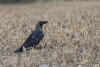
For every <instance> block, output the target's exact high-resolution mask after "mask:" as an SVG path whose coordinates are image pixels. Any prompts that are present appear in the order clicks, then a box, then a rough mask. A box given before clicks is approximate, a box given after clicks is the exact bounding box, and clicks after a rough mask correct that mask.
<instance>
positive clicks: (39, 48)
mask: <svg viewBox="0 0 100 67" xmlns="http://www.w3.org/2000/svg"><path fill="white" fill-rule="evenodd" d="M33 47H34V49H38V50H41V47H36V45H34V46H33Z"/></svg>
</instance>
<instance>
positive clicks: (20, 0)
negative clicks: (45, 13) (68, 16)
mask: <svg viewBox="0 0 100 67" xmlns="http://www.w3.org/2000/svg"><path fill="white" fill-rule="evenodd" d="M54 1H55V2H57V1H99V0H0V3H4V4H5V3H6V4H8V3H35V2H54Z"/></svg>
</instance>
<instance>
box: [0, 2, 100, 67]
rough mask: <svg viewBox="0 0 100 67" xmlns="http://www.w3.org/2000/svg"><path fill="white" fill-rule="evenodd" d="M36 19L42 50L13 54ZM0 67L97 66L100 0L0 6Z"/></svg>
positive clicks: (31, 28) (99, 34) (99, 56)
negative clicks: (39, 24)
mask: <svg viewBox="0 0 100 67" xmlns="http://www.w3.org/2000/svg"><path fill="white" fill-rule="evenodd" d="M39 20H47V21H49V24H47V25H45V26H44V27H43V30H44V32H45V38H44V39H43V41H41V43H40V44H41V45H42V47H43V46H44V45H45V43H44V42H46V43H47V45H46V46H45V47H44V48H43V49H42V50H35V49H31V50H29V51H27V52H26V51H24V52H23V53H22V54H14V53H13V51H14V50H16V49H17V48H19V47H20V46H21V45H22V44H23V42H24V40H25V39H26V38H27V37H28V35H29V34H30V33H31V32H32V30H33V29H34V26H35V24H36V22H37V21H39ZM0 42H1V43H0V67H39V66H40V67H41V66H42V65H41V64H44V65H47V66H48V65H49V67H99V64H100V2H59V3H36V4H27V5H26V4H22V5H21V4H19V5H17V4H16V5H0Z"/></svg>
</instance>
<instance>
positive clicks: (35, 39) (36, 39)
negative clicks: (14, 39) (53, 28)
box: [14, 21, 48, 53]
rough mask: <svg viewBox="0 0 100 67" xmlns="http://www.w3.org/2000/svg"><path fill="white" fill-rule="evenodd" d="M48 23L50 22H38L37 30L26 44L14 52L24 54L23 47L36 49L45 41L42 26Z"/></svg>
mask: <svg viewBox="0 0 100 67" xmlns="http://www.w3.org/2000/svg"><path fill="white" fill-rule="evenodd" d="M46 23H48V21H38V23H37V25H36V27H35V30H34V31H33V32H32V33H31V34H30V35H29V36H28V38H27V39H26V40H25V42H24V44H23V45H22V46H21V47H20V48H19V49H17V50H16V51H14V53H20V52H23V47H25V48H28V47H31V46H32V47H34V48H36V45H38V44H39V42H40V41H41V40H42V39H43V37H44V33H43V31H42V26H43V25H44V24H46Z"/></svg>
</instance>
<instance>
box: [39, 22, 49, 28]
mask: <svg viewBox="0 0 100 67" xmlns="http://www.w3.org/2000/svg"><path fill="white" fill-rule="evenodd" d="M47 23H48V21H38V24H39V25H40V26H41V28H42V26H43V25H44V24H47Z"/></svg>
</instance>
